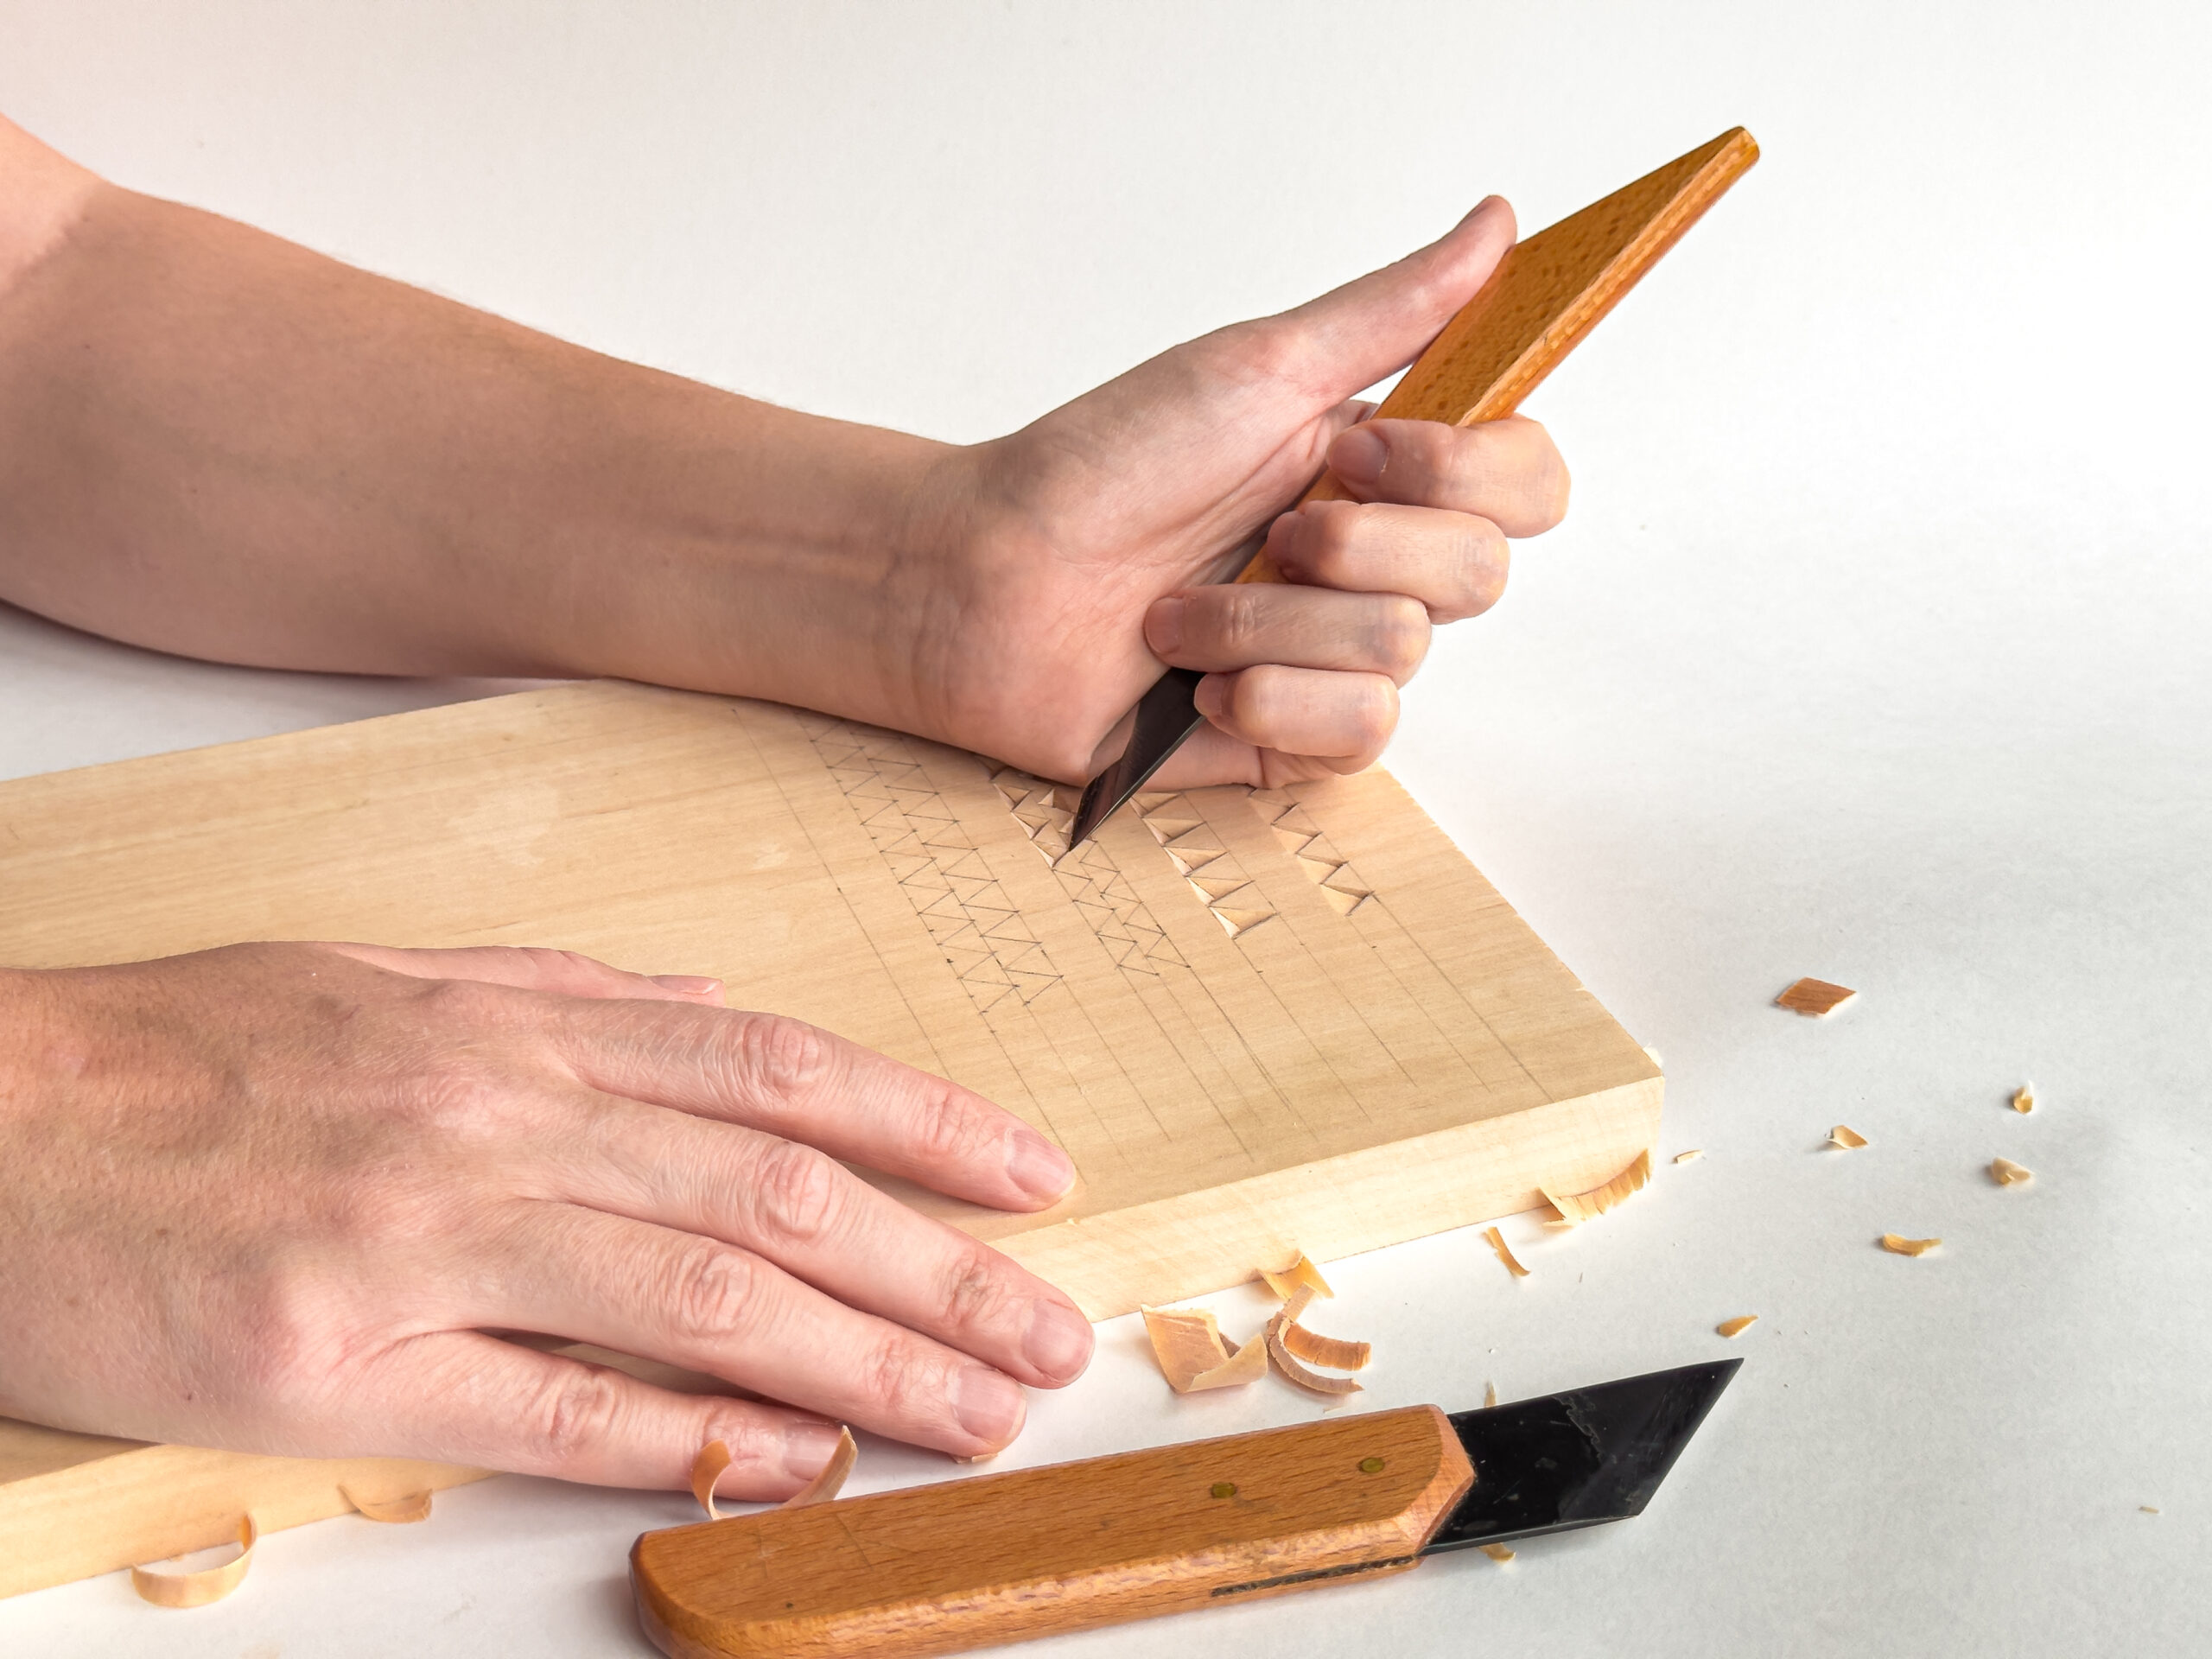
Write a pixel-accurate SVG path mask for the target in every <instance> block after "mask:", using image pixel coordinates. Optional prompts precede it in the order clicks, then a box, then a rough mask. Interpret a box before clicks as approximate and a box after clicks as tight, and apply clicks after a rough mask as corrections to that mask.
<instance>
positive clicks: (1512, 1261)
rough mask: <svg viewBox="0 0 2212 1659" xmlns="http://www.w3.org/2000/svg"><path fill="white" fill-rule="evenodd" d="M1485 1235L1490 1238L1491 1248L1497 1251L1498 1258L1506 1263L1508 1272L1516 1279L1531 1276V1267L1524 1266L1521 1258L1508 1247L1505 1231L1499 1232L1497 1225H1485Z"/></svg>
mask: <svg viewBox="0 0 2212 1659" xmlns="http://www.w3.org/2000/svg"><path fill="white" fill-rule="evenodd" d="M1483 1236H1484V1238H1486V1239H1488V1240H1490V1247H1491V1249H1493V1250H1496V1251H1497V1259H1498V1260H1499V1261H1501V1262H1504V1263H1505V1267H1506V1271H1507V1272H1509V1273H1510V1274H1512V1275H1513V1276H1514V1277H1515V1278H1516V1279H1526V1278H1527V1277H1528V1276H1529V1269H1528V1268H1524V1267H1522V1265H1521V1262H1520V1259H1519V1258H1518V1257H1516V1255H1514V1254H1513V1252H1512V1251H1511V1250H1510V1249H1507V1248H1506V1245H1505V1235H1504V1234H1503V1233H1501V1232H1499V1231H1498V1230H1497V1228H1495V1227H1485V1228H1484V1229H1483Z"/></svg>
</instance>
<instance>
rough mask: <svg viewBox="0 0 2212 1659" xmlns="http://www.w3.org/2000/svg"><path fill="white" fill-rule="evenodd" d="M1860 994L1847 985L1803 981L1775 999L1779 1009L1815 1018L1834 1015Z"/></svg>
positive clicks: (1820, 981)
mask: <svg viewBox="0 0 2212 1659" xmlns="http://www.w3.org/2000/svg"><path fill="white" fill-rule="evenodd" d="M1856 995H1859V993H1858V992H1856V991H1854V990H1853V989H1852V988H1850V987H1849V986H1847V985H1831V984H1829V983H1828V982H1827V981H1826V980H1825V979H1801V980H1799V981H1798V982H1796V984H1794V985H1791V986H1789V988H1786V989H1785V990H1784V991H1783V993H1782V995H1780V996H1777V997H1776V998H1775V999H1774V1003H1775V1006H1776V1007H1779V1008H1788V1009H1789V1010H1791V1011H1792V1012H1793V1013H1796V1014H1809V1015H1812V1016H1814V1017H1815V1018H1817V1017H1819V1016H1820V1015H1821V1014H1833V1013H1834V1012H1835V1011H1836V1010H1837V1009H1838V1008H1840V1007H1842V1006H1843V1005H1844V1004H1845V1003H1847V1002H1848V1001H1851V999H1852V998H1853V997H1854V996H1856Z"/></svg>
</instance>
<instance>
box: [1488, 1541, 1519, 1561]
mask: <svg viewBox="0 0 2212 1659" xmlns="http://www.w3.org/2000/svg"><path fill="white" fill-rule="evenodd" d="M1482 1552H1483V1554H1485V1555H1487V1556H1489V1557H1490V1558H1491V1560H1493V1561H1510V1560H1512V1559H1513V1552H1512V1550H1511V1549H1510V1548H1507V1547H1506V1546H1505V1545H1503V1544H1484V1545H1483V1546H1482Z"/></svg>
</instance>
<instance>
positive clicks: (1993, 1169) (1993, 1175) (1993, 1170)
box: [1989, 1158, 2036, 1186]
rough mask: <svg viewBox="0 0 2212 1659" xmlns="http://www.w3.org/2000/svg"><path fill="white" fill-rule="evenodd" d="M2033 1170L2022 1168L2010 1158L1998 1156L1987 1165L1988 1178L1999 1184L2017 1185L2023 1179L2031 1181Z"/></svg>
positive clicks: (2033, 1174)
mask: <svg viewBox="0 0 2212 1659" xmlns="http://www.w3.org/2000/svg"><path fill="white" fill-rule="evenodd" d="M2035 1178H2036V1173H2035V1171H2033V1170H2031V1169H2024V1168H2022V1167H2021V1166H2019V1165H2018V1164H2016V1163H2014V1162H2013V1161H2012V1160H2011V1159H2010V1158H1999V1159H1996V1160H1993V1161H1992V1162H1991V1164H1990V1166H1989V1179H1991V1180H1993V1181H1994V1182H1996V1183H1997V1185H1999V1186H2018V1185H2020V1184H2021V1183H2022V1182H2023V1181H2032V1180H2033V1179H2035Z"/></svg>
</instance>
